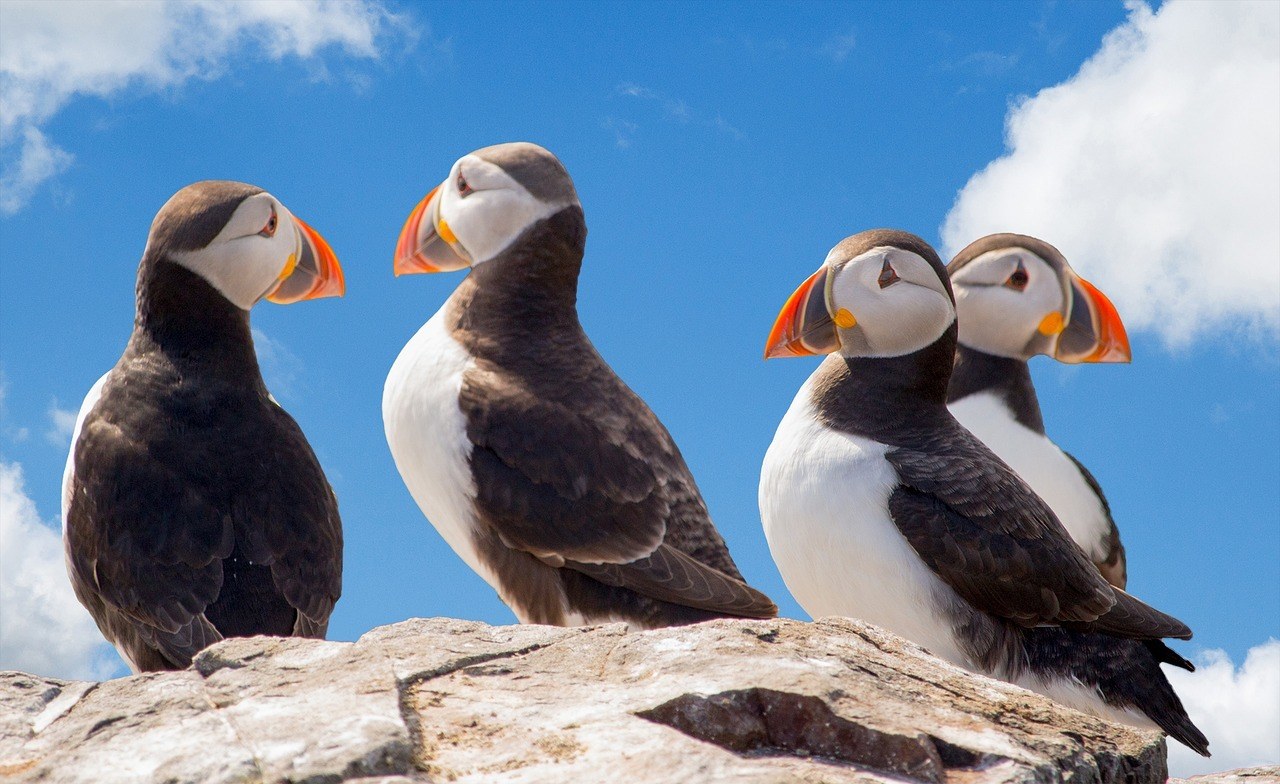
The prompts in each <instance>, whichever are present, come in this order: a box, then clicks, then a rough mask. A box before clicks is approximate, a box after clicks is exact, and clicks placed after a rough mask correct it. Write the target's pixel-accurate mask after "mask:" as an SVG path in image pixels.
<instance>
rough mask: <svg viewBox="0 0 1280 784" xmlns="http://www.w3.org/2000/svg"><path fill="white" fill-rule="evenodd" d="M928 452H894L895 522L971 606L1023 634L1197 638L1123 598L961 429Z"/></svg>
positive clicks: (1040, 504) (1035, 499)
mask: <svg viewBox="0 0 1280 784" xmlns="http://www.w3.org/2000/svg"><path fill="white" fill-rule="evenodd" d="M937 436H938V437H937V438H936V439H934V440H933V442H932V443H931V444H929V445H928V448H927V449H914V448H894V449H891V450H889V452H888V453H887V454H886V459H887V460H888V461H889V462H890V464H892V465H893V467H894V469H895V470H896V471H897V474H898V477H899V480H900V482H901V484H900V485H899V486H898V487H897V488H895V490H894V491H893V494H892V495H891V496H890V498H889V509H890V513H891V514H892V516H893V520H894V523H895V524H896V525H897V526H898V528H899V530H901V531H902V534H903V536H905V537H906V538H907V540H908V541H909V542H910V543H911V546H912V547H913V548H915V550H916V552H917V553H919V554H920V556H921V558H922V559H923V560H924V561H925V563H926V564H928V566H929V567H930V568H931V569H932V570H933V571H934V572H935V573H937V574H938V576H939V577H941V578H942V579H943V580H944V581H945V582H946V583H947V584H948V585H950V586H951V587H952V588H953V589H955V591H956V592H957V593H958V594H960V596H961V597H962V598H964V599H965V600H966V601H968V602H969V603H971V604H973V605H974V606H975V607H977V608H978V609H980V610H983V611H984V612H988V613H990V614H992V615H995V616H998V617H1001V618H1005V619H1008V620H1010V621H1013V622H1015V623H1017V624H1019V625H1022V626H1037V625H1042V624H1063V625H1073V626H1079V627H1080V628H1087V629H1088V630H1092V631H1100V632H1107V633H1110V634H1115V635H1118V636H1132V637H1140V638H1147V637H1169V636H1183V635H1187V634H1189V631H1188V630H1187V628H1186V626H1185V625H1184V624H1182V623H1181V622H1180V621H1178V620H1176V619H1174V618H1171V617H1169V616H1167V615H1165V614H1164V613H1160V612H1159V611H1157V610H1154V609H1152V608H1150V607H1147V606H1146V605H1145V604H1142V603H1141V602H1140V601H1138V600H1137V599H1134V598H1133V597H1131V596H1129V595H1128V594H1125V593H1124V592H1123V591H1117V590H1114V589H1113V588H1112V587H1111V586H1110V585H1108V584H1107V582H1106V581H1105V580H1103V579H1102V576H1101V575H1100V574H1099V572H1098V570H1097V569H1096V568H1095V567H1094V566H1093V564H1092V563H1090V562H1089V560H1088V558H1086V557H1085V555H1084V552H1083V551H1081V550H1080V548H1079V547H1077V546H1076V544H1075V543H1074V542H1073V541H1072V540H1071V538H1070V536H1069V535H1068V534H1067V532H1066V529H1064V528H1063V527H1062V524H1061V523H1060V522H1058V520H1057V518H1056V517H1054V516H1053V512H1052V511H1050V509H1049V507H1048V506H1047V505H1046V504H1045V503H1044V501H1042V500H1041V499H1040V497H1039V496H1037V495H1036V494H1035V493H1034V492H1032V491H1031V489H1030V488H1029V487H1027V486H1026V484H1024V483H1023V482H1022V480H1021V479H1020V478H1019V477H1018V476H1017V474H1015V473H1014V472H1013V471H1012V469H1010V468H1009V467H1008V466H1006V465H1005V464H1004V463H1003V462H1001V461H1000V459H999V458H998V457H996V456H995V454H993V453H992V452H991V451H990V450H988V449H987V448H986V447H985V446H983V444H982V443H981V442H980V441H978V440H977V439H976V438H974V437H973V436H972V435H971V434H969V432H968V431H967V430H964V429H963V428H961V427H960V426H959V425H956V426H955V428H954V429H953V430H949V431H948V432H945V433H938V434H937Z"/></svg>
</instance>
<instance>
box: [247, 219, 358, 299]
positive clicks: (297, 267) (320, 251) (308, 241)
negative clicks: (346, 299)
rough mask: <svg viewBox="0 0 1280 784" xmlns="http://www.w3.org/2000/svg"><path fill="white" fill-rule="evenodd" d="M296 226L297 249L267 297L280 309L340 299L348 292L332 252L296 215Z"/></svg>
mask: <svg viewBox="0 0 1280 784" xmlns="http://www.w3.org/2000/svg"><path fill="white" fill-rule="evenodd" d="M293 225H294V227H295V230H296V231H297V238H298V249H297V251H295V252H294V255H293V256H291V257H290V263H289V265H288V266H286V268H285V271H284V273H283V274H282V275H281V276H280V282H279V283H277V284H276V286H275V288H273V289H272V290H271V291H270V292H269V293H268V294H267V299H268V300H270V301H271V302H274V303H276V304H277V305H288V304H290V303H293V302H301V301H302V300H304V299H320V298H321V297H341V296H342V295H343V294H345V293H346V291H347V282H346V280H345V279H344V278H343V275H342V266H341V265H340V264H338V257H337V256H336V255H335V254H334V252H333V248H330V247H329V243H327V242H325V241H324V237H321V236H320V233H319V232H317V231H316V230H315V229H313V228H311V227H310V226H308V225H307V224H305V223H303V222H302V219H301V218H299V217H297V216H296V215H295V216H294V217H293Z"/></svg>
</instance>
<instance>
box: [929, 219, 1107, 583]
mask: <svg viewBox="0 0 1280 784" xmlns="http://www.w3.org/2000/svg"><path fill="white" fill-rule="evenodd" d="M947 273H948V274H949V275H950V276H951V286H952V288H953V289H954V291H955V295H956V316H957V320H958V322H959V325H960V337H959V345H958V346H957V348H956V361H955V368H954V369H953V370H952V372H951V386H950V388H949V389H948V391H947V403H948V405H949V407H950V408H951V413H952V414H953V415H954V416H955V418H956V419H958V420H959V421H960V424H962V425H964V426H965V428H967V429H968V430H969V432H971V433H973V434H974V435H975V436H977V437H978V438H979V439H981V440H982V442H983V443H984V444H986V445H987V446H988V447H990V448H991V451H993V452H995V453H996V454H997V455H999V456H1000V459H1001V460H1004V461H1005V462H1006V463H1008V464H1009V467H1011V468H1012V469H1013V470H1014V471H1017V472H1018V475H1019V476H1021V477H1022V479H1023V481H1025V482H1026V483H1027V484H1028V485H1030V486H1031V489H1032V490H1034V491H1035V493H1036V495H1038V496H1040V498H1041V499H1043V500H1044V502H1045V503H1047V504H1048V505H1049V508H1050V509H1052V510H1053V512H1054V514H1055V515H1057V517H1058V520H1059V521H1061V522H1062V524H1063V525H1064V526H1066V529H1067V532H1068V533H1070V534H1071V538H1072V539H1074V540H1075V542H1076V544H1078V545H1080V549H1082V550H1084V551H1085V554H1087V555H1088V556H1089V559H1090V560H1092V561H1093V563H1094V565H1095V566H1097V567H1098V570H1099V571H1101V572H1102V576H1103V577H1105V578H1106V579H1107V582H1109V583H1111V584H1112V585H1114V586H1116V587H1117V588H1124V587H1125V585H1126V584H1127V582H1128V569H1127V566H1126V563H1125V554H1124V545H1123V544H1121V542H1120V531H1119V529H1117V528H1116V524H1115V520H1113V519H1112V517H1111V506H1110V504H1108V503H1107V498H1106V496H1105V495H1103V493H1102V487H1101V485H1099V484H1098V480H1096V479H1094V478H1093V474H1091V473H1089V469H1087V468H1085V467H1084V464H1082V463H1081V462H1080V461H1079V460H1077V459H1076V458H1074V457H1072V456H1071V454H1069V453H1068V452H1065V451H1064V450H1062V449H1061V448H1060V447H1059V446H1058V445H1057V444H1055V443H1054V442H1053V441H1052V440H1051V439H1050V438H1049V437H1048V436H1047V435H1046V434H1045V431H1044V418H1043V417H1042V416H1041V415H1040V404H1039V402H1038V401H1037V399H1036V390H1035V387H1034V386H1032V384H1031V373H1030V370H1029V369H1028V367H1027V362H1028V360H1030V359H1031V358H1032V357H1034V356H1036V355H1037V354H1044V355H1047V356H1051V357H1053V358H1054V359H1056V360H1058V361H1059V362H1066V363H1069V364H1075V363H1081V362H1128V361H1130V359H1131V358H1132V353H1131V352H1130V350H1129V338H1128V336H1127V335H1126V334H1125V329H1124V323H1123V322H1122V321H1121V320H1120V314H1119V313H1118V312H1117V311H1116V308H1115V306H1114V305H1112V304H1111V301H1110V300H1109V299H1107V297H1106V295H1105V294H1103V293H1102V292H1101V291H1099V290H1098V289H1097V288H1096V287H1095V286H1093V285H1092V284H1091V283H1089V282H1088V281H1087V280H1085V279H1084V278H1082V277H1080V276H1079V275H1078V274H1076V271H1075V270H1073V269H1072V268H1071V265H1070V264H1068V263H1067V260H1066V258H1064V257H1063V255H1062V253H1060V252H1059V251H1058V249H1057V248H1055V247H1054V246H1052V245H1050V244H1049V243H1047V242H1045V241H1043V240H1040V239H1036V238H1035V237H1028V236H1026V235H1022V234H991V235H988V236H986V237H982V238H981V239H979V240H976V241H974V242H973V243H971V244H970V245H969V246H968V247H966V248H965V249H964V250H962V251H960V252H959V253H958V254H956V257H955V258H954V259H952V260H951V263H950V264H948V265H947Z"/></svg>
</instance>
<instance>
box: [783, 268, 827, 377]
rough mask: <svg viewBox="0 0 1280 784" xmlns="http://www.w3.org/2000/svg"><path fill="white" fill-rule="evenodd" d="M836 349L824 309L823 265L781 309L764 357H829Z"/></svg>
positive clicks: (825, 304) (824, 274) (825, 297)
mask: <svg viewBox="0 0 1280 784" xmlns="http://www.w3.org/2000/svg"><path fill="white" fill-rule="evenodd" d="M838 348H840V334H839V333H838V332H837V330H836V322H835V319H834V318H832V316H831V312H830V310H829V309H828V308H827V267H826V265H823V267H822V269H820V270H818V271H817V272H815V273H813V274H812V275H810V276H809V278H808V280H806V281H805V282H804V283H801V284H800V287H799V288H798V289H796V290H795V292H794V293H793V294H792V295H791V296H790V297H789V298H788V299H787V304H785V305H783V306H782V311H781V312H779V313H778V318H777V320H775V321H774V322H773V329H771V330H769V340H768V342H766V343H765V346H764V358H765V359H776V358H777V357H805V356H811V355H813V354H830V353H831V352H832V351H835V350H836V349H838Z"/></svg>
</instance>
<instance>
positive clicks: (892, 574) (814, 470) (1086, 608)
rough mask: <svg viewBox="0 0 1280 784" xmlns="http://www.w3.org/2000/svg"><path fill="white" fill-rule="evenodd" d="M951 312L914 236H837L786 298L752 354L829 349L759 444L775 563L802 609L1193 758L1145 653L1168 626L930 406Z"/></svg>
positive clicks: (1187, 730) (1157, 649)
mask: <svg viewBox="0 0 1280 784" xmlns="http://www.w3.org/2000/svg"><path fill="white" fill-rule="evenodd" d="M956 331H957V330H956V312H955V302H954V298H953V296H952V293H951V286H950V282H949V280H948V277H947V272H946V269H945V268H944V267H943V265H942V262H941V260H940V259H939V258H938V256H937V254H936V253H935V252H934V250H933V249H932V248H931V247H929V245H928V244H926V243H925V242H924V241H923V240H921V239H920V238H918V237H916V236H914V235H912V234H908V233H906V232H901V231H891V230H877V231H868V232H863V233H861V234H857V235H854V236H852V237H849V238H848V239H846V240H844V241H843V242H841V243H840V244H838V245H837V246H836V247H835V248H833V249H832V250H831V252H830V254H829V255H828V256H827V259H826V261H825V263H824V264H823V266H822V268H821V269H820V270H819V271H818V272H817V273H815V274H814V275H813V276H811V277H810V278H809V279H808V280H807V281H805V283H804V284H803V285H802V286H801V287H800V288H799V289H798V290H797V291H796V292H795V293H794V294H793V295H792V296H791V299H790V300H788V302H787V304H786V306H785V307H784V308H783V310H782V313H781V314H780V315H779V317H778V320H777V323H776V324H775V325H774V328H773V331H772V333H771V334H770V336H769V341H768V344H767V347H766V349H765V356H766V357H785V356H803V355H809V354H830V356H829V357H827V359H826V360H824V361H823V363H822V365H821V366H820V367H819V368H818V370H817V371H816V372H815V373H814V374H813V375H812V376H811V377H810V378H809V380H808V381H807V382H806V383H805V384H804V386H803V387H802V388H801V390H800V393H799V394H798V395H797V396H796V399H795V402H794V403H792V405H791V409H790V410H789V411H788V412H787V414H786V416H785V417H784V418H783V420H782V423H781V424H780V425H779V427H778V431H777V434H776V435H775V436H774V440H773V443H772V445H771V446H770V447H769V451H768V453H767V454H766V456H765V460H764V466H763V471H762V475H761V479H760V511H761V516H762V519H763V522H764V530H765V535H766V537H767V538H768V541H769V548H770V550H771V552H772V554H773V557H774V560H775V561H776V562H777V564H778V568H779V570H780V571H781V572H782V576H783V578H784V579H785V580H786V583H787V586H788V587H789V588H790V589H791V592H792V593H793V594H794V595H795V597H796V599H797V600H798V601H799V602H800V604H801V605H802V606H803V607H804V608H805V610H806V611H807V612H809V613H810V614H811V615H813V616H815V617H818V616H823V615H846V616H853V617H857V618H862V619H864V620H867V621H869V622H871V623H874V624H877V625H880V626H883V627H884V628H886V629H889V630H891V631H894V632H896V633H898V634H900V635H902V636H904V637H906V638H908V639H911V640H913V641H915V642H916V643H919V644H920V645H923V646H925V647H926V648H928V649H930V650H931V651H932V652H933V653H934V654H936V655H938V656H941V657H942V658H945V659H948V660H949V661H951V662H953V663H956V664H959V665H961V666H964V667H967V668H969V669H972V670H975V671H978V672H984V673H987V674H990V675H993V676H996V677H999V678H1003V679H1005V680H1009V681H1012V682H1014V683H1017V684H1019V685H1022V686H1025V687H1027V688H1030V689H1032V690H1035V691H1039V692H1041V693H1043V694H1046V695H1048V696H1050V697H1052V698H1054V699H1056V700H1058V701H1059V702H1062V703H1064V704H1067V705H1070V706H1072V707H1074V708H1076V709H1079V710H1083V711H1086V712H1089V713H1092V714H1095V715H1098V716H1103V717H1106V718H1110V719H1113V720H1118V721H1122V722H1126V723H1129V724H1133V725H1137V726H1145V727H1153V726H1158V727H1159V728H1161V729H1163V730H1164V731H1165V732H1166V733H1168V734H1169V735H1172V736H1173V737H1175V738H1177V739H1178V740H1179V741H1181V742H1183V743H1185V744H1186V745H1187V746H1189V747H1191V748H1192V749H1195V750H1196V751H1198V752H1200V753H1202V754H1205V753H1207V749H1208V743H1207V741H1206V740H1205V737H1204V735H1203V734H1202V733H1201V732H1200V731H1199V730H1198V729H1197V728H1196V727H1195V726H1194V725H1193V724H1192V723H1191V721H1190V719H1189V718H1188V717H1187V715H1186V711H1185V710H1184V709H1183V707H1182V704H1181V702H1180V701H1179V699H1178V696H1177V695H1176V694H1175V693H1174V692H1173V689H1172V688H1171V687H1170V685H1169V682H1168V680H1167V679H1166V678H1165V676H1164V673H1163V672H1161V670H1160V663H1161V662H1162V661H1164V662H1169V663H1174V664H1184V663H1185V662H1184V661H1183V660H1182V659H1181V657H1179V656H1178V655H1177V654H1175V653H1173V651H1171V650H1169V649H1168V648H1167V647H1166V646H1165V645H1164V644H1163V643H1162V642H1160V640H1161V638H1164V637H1179V638H1184V639H1185V638H1189V637H1190V636H1191V632H1190V630H1189V629H1188V628H1187V627H1186V625H1185V624H1183V623H1182V622H1181V621H1179V620H1177V619H1176V618H1172V617H1170V616H1168V615H1166V614H1164V613H1162V612H1160V611H1158V610H1155V609H1153V608H1151V607H1149V606H1147V605H1146V604H1144V603H1142V602H1141V601H1139V600H1138V599H1136V598H1134V597H1132V596H1130V595H1129V594H1127V593H1125V592H1124V591H1123V590H1121V589H1118V588H1115V587H1114V586H1112V585H1110V584H1109V583H1107V582H1106V580H1104V579H1103V578H1102V576H1101V574H1099V572H1098V570H1097V569H1096V568H1095V567H1094V566H1093V564H1092V563H1091V562H1090V561H1089V559H1088V558H1086V557H1085V554H1084V553H1083V552H1082V551H1081V550H1080V548H1079V547H1078V546H1077V545H1076V544H1075V543H1074V542H1073V541H1072V540H1071V538H1070V536H1069V535H1068V533H1067V531H1066V530H1065V529H1064V528H1063V527H1062V524H1061V523H1060V522H1059V521H1058V520H1057V518H1056V517H1055V516H1054V514H1053V512H1052V511H1051V510H1050V508H1049V507H1048V506H1047V505H1046V504H1045V503H1044V502H1043V501H1042V500H1040V498H1039V497H1038V496H1037V495H1036V494H1035V493H1034V492H1032V491H1031V489H1030V488H1029V487H1027V485H1026V484H1024V483H1023V482H1022V480H1021V479H1019V478H1018V476H1017V474H1015V473H1014V472H1013V471H1012V470H1010V469H1009V467H1008V466H1007V465H1005V464H1004V463H1003V462H1001V460H1000V459H999V458H998V457H996V456H995V455H994V454H993V453H992V452H991V451H990V450H989V449H987V448H986V447H985V446H984V445H983V444H982V442H981V441H979V440H978V439H977V438H976V437H974V435H973V434H971V433H970V432H969V431H967V430H965V429H964V428H963V427H962V426H961V425H960V424H959V423H958V422H957V421H956V420H955V419H954V418H953V417H952V415H951V414H950V413H949V412H948V410H947V384H948V381H949V379H950V376H951V368H952V363H953V360H954V356H955V348H956Z"/></svg>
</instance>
